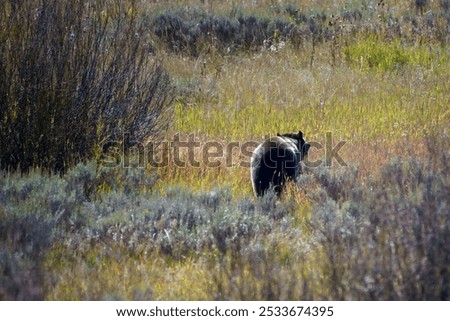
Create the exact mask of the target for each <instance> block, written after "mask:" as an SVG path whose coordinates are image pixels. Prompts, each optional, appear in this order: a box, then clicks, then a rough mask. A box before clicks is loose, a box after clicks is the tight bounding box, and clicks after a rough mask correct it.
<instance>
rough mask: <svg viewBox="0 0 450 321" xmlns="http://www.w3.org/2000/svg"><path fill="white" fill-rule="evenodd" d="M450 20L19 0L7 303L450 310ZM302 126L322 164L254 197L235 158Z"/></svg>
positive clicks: (1, 214)
mask: <svg viewBox="0 0 450 321" xmlns="http://www.w3.org/2000/svg"><path fill="white" fill-rule="evenodd" d="M449 28H450V3H449V1H447V0H441V1H437V0H435V1H431V0H430V1H413V0H411V1H409V0H402V1H388V0H384V1H356V0H347V1H344V0H341V1H333V2H330V1H320V0H319V1H307V0H302V1H297V2H295V3H294V2H284V1H265V0H263V1H258V2H256V1H244V2H240V3H236V2H234V1H198V0H186V1H182V2H180V3H177V4H174V3H172V2H170V1H160V2H158V3H153V2H146V1H142V2H141V1H121V0H102V1H85V2H81V1H80V2H77V1H75V2H71V1H56V0H54V1H51V0H50V1H46V0H21V1H3V2H0V30H1V31H0V58H1V59H0V71H1V73H0V74H1V77H0V129H1V137H0V165H1V172H0V299H2V300H110V299H113V300H449V299H450V287H449V284H450V251H449V247H448V244H450V230H449V229H450V204H449V200H450V168H449V164H450V143H449V132H448V129H449V125H450V112H449V110H450V108H449V106H450V95H449V93H450V51H449V41H450V37H449ZM298 130H302V131H303V133H304V134H305V137H306V139H307V140H309V141H310V142H314V145H313V146H315V147H314V148H312V149H311V151H310V156H309V160H310V161H316V162H317V163H320V164H318V165H315V166H304V167H303V174H302V175H301V177H300V178H299V180H298V182H296V183H291V184H290V185H289V186H288V188H287V190H286V192H285V193H284V194H283V195H282V197H281V199H278V198H277V197H276V196H275V195H274V194H273V193H269V194H268V195H266V196H264V197H263V198H258V199H257V198H255V197H254V196H253V193H252V189H251V183H250V177H249V176H250V174H249V168H248V167H247V166H245V163H246V162H248V160H249V151H250V152H251V148H250V149H248V150H247V149H246V150H244V153H243V152H242V149H239V148H235V149H230V150H228V149H226V146H229V145H230V144H238V145H239V146H242V145H244V144H245V143H249V142H255V143H257V142H261V141H262V140H263V139H264V138H265V137H267V136H269V135H275V134H276V133H278V132H291V131H298ZM124 133H127V135H126V136H124ZM176 135H178V136H176ZM123 137H127V139H125V140H124V139H123ZM174 137H180V138H181V139H182V140H187V139H188V137H192V138H193V139H194V140H195V141H196V142H197V145H198V147H196V148H194V149H193V151H192V156H193V157H194V158H195V160H196V161H198V164H197V165H196V166H191V165H186V166H177V165H176V162H175V157H176V155H174V152H173V149H172V147H173V144H171V143H172V142H173V140H174ZM211 142H214V144H215V145H214V146H216V147H217V146H221V147H220V148H223V149H224V150H225V153H224V154H222V155H220V156H217V155H216V157H212V159H213V160H216V161H217V163H215V165H214V166H210V165H208V162H205V157H204V150H205V146H208V144H210V143H211ZM339 143H341V145H340V146H341V147H340V149H339V150H337V152H338V154H339V157H340V159H342V162H340V161H338V159H337V157H334V158H333V159H332V161H331V163H330V162H329V160H330V152H331V150H332V149H333V148H334V147H335V146H337V145H338V144H339ZM148 146H156V149H155V152H154V153H152V152H151V153H148V154H147V153H146V155H147V156H149V157H150V156H160V157H164V155H166V153H167V159H168V162H167V165H166V166H158V167H155V166H151V164H149V163H146V162H143V163H142V158H141V156H142V153H140V152H141V147H144V148H145V150H146V151H147V147H148ZM110 147H111V148H112V150H113V151H115V154H113V155H121V156H120V157H119V160H121V161H122V163H120V164H119V166H105V164H106V163H105V156H107V155H106V154H105V153H104V152H105V150H106V149H109V148H110ZM217 148H218V147H217ZM220 148H219V149H220ZM122 149H123V150H125V151H127V152H125V153H124V155H122V154H121V153H120V151H121V150H122ZM212 151H215V149H214V148H213V149H212ZM136 152H139V153H136ZM153 154H155V155H153ZM188 154H189V152H188V151H186V150H183V151H182V155H181V158H182V159H183V160H186V159H188V157H189V155H188ZM108 155H109V154H108ZM335 156H336V155H335ZM137 157H139V158H137ZM108 159H109V158H108ZM113 159H114V158H113ZM125 161H126V162H128V163H129V166H123V164H124V162H125ZM108 164H111V163H108ZM210 164H211V163H210Z"/></svg>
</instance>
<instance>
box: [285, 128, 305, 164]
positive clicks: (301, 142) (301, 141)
mask: <svg viewBox="0 0 450 321" xmlns="http://www.w3.org/2000/svg"><path fill="white" fill-rule="evenodd" d="M277 136H280V137H288V138H291V139H293V140H295V141H297V143H296V145H297V148H298V150H299V151H300V153H301V159H302V160H303V159H304V158H305V156H306V155H308V151H309V148H310V147H311V145H310V144H309V143H307V142H306V141H305V140H304V139H303V133H302V131H299V132H298V133H286V134H279V133H278V134H277Z"/></svg>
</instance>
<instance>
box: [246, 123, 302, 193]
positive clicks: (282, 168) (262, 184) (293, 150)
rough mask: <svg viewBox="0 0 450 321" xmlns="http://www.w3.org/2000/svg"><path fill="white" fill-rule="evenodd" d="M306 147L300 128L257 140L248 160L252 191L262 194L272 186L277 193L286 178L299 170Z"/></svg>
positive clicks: (289, 177) (296, 173)
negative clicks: (297, 130) (295, 131)
mask: <svg viewBox="0 0 450 321" xmlns="http://www.w3.org/2000/svg"><path fill="white" fill-rule="evenodd" d="M309 147H310V145H309V144H308V143H307V142H305V140H304V139H303V133H302V132H301V131H299V132H298V133H287V134H277V136H275V137H272V138H270V139H268V140H266V141H265V142H263V143H261V144H260V145H259V146H258V147H257V148H256V149H255V151H254V152H253V155H252V158H251V162H250V164H251V165H250V167H251V169H250V171H251V180H252V185H253V191H254V192H255V195H256V196H263V195H264V194H265V193H266V192H267V190H268V189H269V188H271V187H273V188H274V190H275V192H276V193H277V195H278V196H279V195H280V194H281V192H282V191H283V187H284V185H285V184H286V181H287V180H295V179H296V178H297V176H298V175H299V174H300V172H301V167H300V161H301V160H303V158H304V157H305V156H306V155H307V154H308V150H309Z"/></svg>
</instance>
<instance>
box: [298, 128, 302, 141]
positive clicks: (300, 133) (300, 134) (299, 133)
mask: <svg viewBox="0 0 450 321" xmlns="http://www.w3.org/2000/svg"><path fill="white" fill-rule="evenodd" d="M298 139H303V133H302V131H301V130H300V131H299V132H298Z"/></svg>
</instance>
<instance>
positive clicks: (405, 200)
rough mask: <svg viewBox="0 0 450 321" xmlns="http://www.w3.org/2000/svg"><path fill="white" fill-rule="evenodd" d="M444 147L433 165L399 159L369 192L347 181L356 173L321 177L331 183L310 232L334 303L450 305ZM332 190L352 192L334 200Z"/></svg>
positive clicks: (375, 180) (317, 206) (315, 210)
mask: <svg viewBox="0 0 450 321" xmlns="http://www.w3.org/2000/svg"><path fill="white" fill-rule="evenodd" d="M439 148H442V149H443V151H441V152H439V154H438V155H440V156H439V157H438V158H437V159H434V160H429V161H424V160H420V159H415V158H409V159H395V160H393V161H392V162H391V163H390V164H388V165H386V166H384V167H383V168H382V169H381V171H380V173H379V175H376V176H375V177H373V178H371V179H367V181H366V182H365V184H366V187H365V188H361V187H359V188H358V185H360V184H361V183H357V184H356V185H357V186H355V182H354V180H352V179H348V178H351V177H352V172H351V171H349V176H348V177H346V176H345V175H344V176H343V175H330V174H326V172H323V173H322V174H321V175H319V179H320V180H321V181H322V182H327V183H326V186H324V189H325V191H324V192H322V193H321V198H320V202H314V203H315V204H314V208H313V218H312V221H311V229H312V230H313V231H314V234H315V238H316V239H317V240H319V241H318V243H319V244H320V245H319V246H318V248H320V249H321V250H323V251H324V262H325V264H324V270H323V272H324V280H325V285H324V287H325V288H327V289H330V290H329V291H330V292H329V293H328V295H329V297H331V298H333V299H335V300H336V299H338V300H340V299H362V300H374V299H377V300H448V299H449V298H450V297H449V295H450V291H449V290H450V289H449V286H448V284H449V275H448V273H447V272H448V266H449V264H450V261H449V258H450V253H449V250H448V246H447V245H448V243H449V242H450V233H449V221H450V216H449V213H450V212H449V203H448V199H449V189H450V177H449V174H448V162H449V157H450V155H449V153H448V143H443V144H442V145H440V147H439ZM324 176H327V177H326V179H325V178H324ZM330 186H335V187H336V186H339V189H340V190H341V191H347V193H339V194H336V190H335V188H331V189H330V188H329V187H330ZM324 195H326V196H325V197H324ZM321 250H318V251H321Z"/></svg>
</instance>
